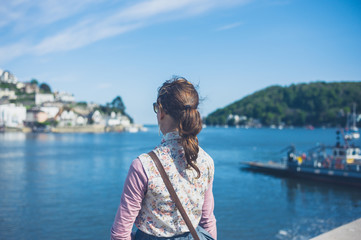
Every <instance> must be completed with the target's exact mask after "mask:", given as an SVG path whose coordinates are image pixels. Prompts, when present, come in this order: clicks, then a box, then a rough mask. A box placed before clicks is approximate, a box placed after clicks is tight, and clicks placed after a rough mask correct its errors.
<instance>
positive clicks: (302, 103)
mask: <svg viewBox="0 0 361 240" xmlns="http://www.w3.org/2000/svg"><path fill="white" fill-rule="evenodd" d="M353 103H355V104H356V106H357V108H356V111H357V113H361V82H332V83H326V82H313V83H309V84H304V83H302V84H292V85H291V86H288V87H281V86H271V87H268V88H265V89H263V90H260V91H258V92H255V93H253V94H251V95H249V96H246V97H245V98H243V99H241V100H239V101H236V102H234V103H232V104H230V105H228V106H226V107H225V108H222V109H217V110H216V111H215V112H213V113H211V114H209V115H208V116H207V117H206V118H205V123H206V124H207V125H226V124H227V125H235V124H239V125H243V124H247V123H249V122H250V121H254V120H256V121H257V120H258V121H257V122H260V123H261V124H263V125H268V126H269V125H272V124H274V125H279V124H285V125H289V126H290V125H293V126H305V125H308V124H310V125H314V126H338V125H342V126H344V125H345V123H346V117H347V114H348V113H350V112H351V111H352V106H353Z"/></svg>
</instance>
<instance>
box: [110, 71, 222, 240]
mask: <svg viewBox="0 0 361 240" xmlns="http://www.w3.org/2000/svg"><path fill="white" fill-rule="evenodd" d="M198 104H199V96H198V93H197V91H196V89H195V88H194V86H193V85H192V84H191V83H190V82H188V81H187V80H186V79H184V78H176V79H172V80H169V81H166V82H165V83H164V84H163V85H162V86H161V87H160V88H159V90H158V98H157V102H156V103H154V104H153V108H154V112H155V113H156V114H157V120H158V125H159V128H160V130H161V132H162V133H163V139H162V141H161V143H160V144H159V145H158V146H157V147H156V148H155V149H154V150H153V152H154V153H155V154H156V155H157V156H158V158H159V160H160V162H161V164H162V165H163V167H164V169H165V171H166V173H167V175H168V177H169V179H170V181H171V183H172V185H173V187H174V189H175V191H176V193H177V195H178V197H179V199H180V201H181V203H182V205H183V208H184V209H185V211H186V213H187V214H188V217H189V218H190V220H191V222H192V225H193V226H194V227H195V228H196V227H197V226H198V227H197V228H196V230H197V232H204V230H206V231H208V233H209V234H210V235H211V236H212V237H213V238H214V239H216V238H217V229H216V219H215V217H214V214H213V209H214V199H213V193H212V185H213V177H214V164H213V159H212V158H211V157H210V156H209V155H208V154H207V153H206V152H205V151H204V150H203V149H202V148H200V147H199V145H198V138H197V135H198V133H199V132H200V131H201V129H202V120H201V116H200V114H199V112H198V110H197V108H198ZM134 223H135V225H136V227H137V228H138V230H137V232H136V234H135V236H132V235H131V231H132V227H133V224H134ZM111 239H127V240H129V239H136V240H138V239H174V240H175V239H176V240H181V239H193V238H192V237H191V234H190V232H189V229H188V227H187V225H186V223H185V221H184V220H183V218H182V216H181V214H180V212H179V211H178V210H177V209H176V207H175V203H174V202H173V201H172V200H171V198H170V195H169V192H168V190H167V188H166V186H165V184H164V182H163V179H162V177H161V176H160V174H159V172H158V170H157V168H156V166H155V164H154V162H153V160H152V158H151V157H150V156H149V155H148V154H142V155H140V156H139V157H138V158H136V159H135V160H134V161H133V163H132V164H131V166H130V169H129V172H128V176H127V178H126V181H125V184H124V189H123V193H122V196H121V202H120V206H119V208H118V211H117V214H116V217H115V220H114V223H113V227H112V230H111Z"/></svg>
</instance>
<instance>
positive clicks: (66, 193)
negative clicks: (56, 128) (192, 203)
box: [0, 128, 361, 240]
mask: <svg viewBox="0 0 361 240" xmlns="http://www.w3.org/2000/svg"><path fill="white" fill-rule="evenodd" d="M160 138H161V137H160V136H159V135H158V130H157V128H150V129H149V131H148V132H142V133H136V134H131V133H105V134H22V133H6V134H0V239H109V230H110V227H111V225H112V222H113V219H114V215H115V212H116V209H117V207H118V204H119V201H120V195H121V191H122V187H123V183H124V179H125V177H126V174H127V171H128V167H129V165H130V163H131V161H132V160H133V159H134V158H135V157H137V156H138V155H139V154H141V153H143V152H148V151H149V150H151V149H152V148H153V147H154V146H155V145H156V144H157V143H159V142H160ZM199 141H200V143H201V146H202V147H203V148H204V149H205V150H206V151H207V152H208V153H209V154H210V155H211V156H212V157H213V158H214V161H215V166H216V175H215V181H214V196H215V202H216V206H215V214H216V218H217V224H218V236H219V239H221V240H223V239H262V240H264V239H309V238H310V237H313V236H316V235H318V234H320V233H322V232H325V231H327V230H330V229H332V228H335V227H337V226H339V225H342V224H344V223H347V222H350V221H352V220H355V219H357V218H360V217H361V191H360V189H358V188H351V187H344V186H335V185H332V184H321V183H314V182H310V181H305V180H296V179H285V178H277V177H272V176H267V175H262V174H257V173H251V172H246V171H242V170H241V169H240V162H241V161H250V160H252V161H255V160H257V161H269V160H277V159H278V158H279V157H280V156H281V155H280V154H279V151H280V150H281V149H283V148H284V147H286V146H288V145H289V144H291V143H293V144H295V145H296V146H297V149H298V150H306V149H308V148H311V147H313V146H315V144H317V143H325V144H334V143H335V129H317V130H314V131H307V130H304V129H286V130H274V129H248V130H246V129H234V128H228V129H224V128H206V129H204V130H203V131H202V133H201V134H200V136H199Z"/></svg>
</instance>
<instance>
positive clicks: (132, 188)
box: [111, 158, 148, 240]
mask: <svg viewBox="0 0 361 240" xmlns="http://www.w3.org/2000/svg"><path fill="white" fill-rule="evenodd" d="M147 185H148V178H147V175H146V174H145V172H144V169H143V165H142V163H141V162H140V160H139V159H138V158H137V159H135V160H134V161H133V162H132V164H131V166H130V168H129V171H128V176H127V178H126V180H125V183H124V188H123V193H122V197H121V200H120V205H119V208H118V211H117V214H116V216H115V219H114V223H113V226H112V230H111V239H112V240H117V239H118V240H130V239H131V233H132V228H133V224H134V221H135V219H136V217H137V216H138V213H139V210H140V209H141V204H142V200H143V198H144V195H145V193H146V191H147Z"/></svg>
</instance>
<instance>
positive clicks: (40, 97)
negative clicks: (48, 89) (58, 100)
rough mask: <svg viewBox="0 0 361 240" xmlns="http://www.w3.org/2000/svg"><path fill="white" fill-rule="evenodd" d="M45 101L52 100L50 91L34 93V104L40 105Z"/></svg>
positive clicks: (52, 96)
mask: <svg viewBox="0 0 361 240" xmlns="http://www.w3.org/2000/svg"><path fill="white" fill-rule="evenodd" d="M45 102H54V95H53V94H52V93H37V94H35V104H36V105H41V104H42V103H45Z"/></svg>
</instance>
